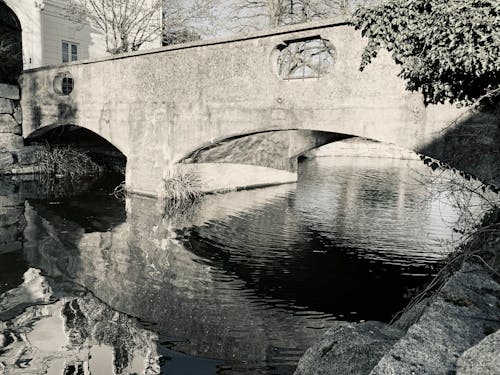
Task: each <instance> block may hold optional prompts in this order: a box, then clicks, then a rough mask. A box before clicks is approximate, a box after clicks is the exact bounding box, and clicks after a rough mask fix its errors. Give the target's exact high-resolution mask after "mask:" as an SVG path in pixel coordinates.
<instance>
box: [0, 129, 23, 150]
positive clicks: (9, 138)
mask: <svg viewBox="0 0 500 375" xmlns="http://www.w3.org/2000/svg"><path fill="white" fill-rule="evenodd" d="M23 144H24V142H23V137H21V136H20V135H16V134H11V133H0V150H6V151H11V150H17V149H18V148H21V147H23Z"/></svg>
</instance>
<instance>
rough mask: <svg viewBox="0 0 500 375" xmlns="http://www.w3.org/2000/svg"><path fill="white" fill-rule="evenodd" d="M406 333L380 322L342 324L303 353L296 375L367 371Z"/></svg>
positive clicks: (343, 374) (326, 374)
mask: <svg viewBox="0 0 500 375" xmlns="http://www.w3.org/2000/svg"><path fill="white" fill-rule="evenodd" d="M403 334H404V331H402V330H399V329H397V328H394V327H392V326H390V325H388V324H385V323H381V322H372V321H368V322H364V323H358V324H355V323H353V324H349V323H343V324H342V323H340V324H339V325H338V326H336V327H333V328H330V329H329V330H328V331H327V332H326V333H325V334H324V335H323V337H322V338H321V339H320V341H319V342H318V343H316V344H315V345H314V346H313V347H311V348H309V349H308V350H307V351H306V352H305V353H304V355H303V356H302V358H301V359H300V361H299V363H298V366H297V370H296V371H295V374H294V375H313V374H314V375H322V374H324V375H337V374H338V375H345V374H357V375H363V374H368V373H369V372H370V370H371V369H372V368H373V367H374V366H375V365H376V364H377V362H378V361H379V360H380V358H382V356H383V355H384V354H385V353H387V351H388V350H389V349H390V348H391V347H392V346H393V345H394V344H395V343H396V342H397V341H398V340H399V339H400V338H401V336H402V335H403Z"/></svg>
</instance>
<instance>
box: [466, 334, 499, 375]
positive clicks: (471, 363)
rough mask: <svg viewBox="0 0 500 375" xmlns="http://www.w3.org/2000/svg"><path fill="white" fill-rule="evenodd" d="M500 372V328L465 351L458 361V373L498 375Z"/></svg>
mask: <svg viewBox="0 0 500 375" xmlns="http://www.w3.org/2000/svg"><path fill="white" fill-rule="evenodd" d="M499 372H500V330H497V331H496V332H495V333H492V334H491V335H489V336H486V337H485V338H484V339H482V340H481V341H480V342H479V343H478V344H477V345H475V346H473V347H472V348H470V349H468V350H467V351H465V352H464V353H463V354H462V355H461V356H460V358H459V359H458V361H457V375H496V374H498V373H499Z"/></svg>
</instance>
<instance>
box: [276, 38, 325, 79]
mask: <svg viewBox="0 0 500 375" xmlns="http://www.w3.org/2000/svg"><path fill="white" fill-rule="evenodd" d="M278 50H279V51H280V52H279V55H278V75H279V76H280V77H281V78H282V79H305V78H319V77H321V76H323V75H325V74H327V73H329V72H330V71H331V70H332V68H333V65H334V63H335V48H334V47H333V45H332V44H331V43H330V41H329V40H327V39H323V38H321V37H319V36H315V37H311V38H306V39H298V40H289V41H286V42H284V43H283V44H282V45H281V46H280V47H278Z"/></svg>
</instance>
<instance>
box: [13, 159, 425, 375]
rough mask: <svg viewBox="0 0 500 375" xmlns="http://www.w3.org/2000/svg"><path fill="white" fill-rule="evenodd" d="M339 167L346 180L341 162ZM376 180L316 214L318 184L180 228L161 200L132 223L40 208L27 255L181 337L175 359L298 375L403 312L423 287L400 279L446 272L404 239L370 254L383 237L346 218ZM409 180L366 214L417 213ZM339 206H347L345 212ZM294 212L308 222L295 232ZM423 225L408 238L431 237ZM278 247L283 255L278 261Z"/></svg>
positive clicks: (33, 207)
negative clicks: (308, 353) (338, 330)
mask: <svg viewBox="0 0 500 375" xmlns="http://www.w3.org/2000/svg"><path fill="white" fill-rule="evenodd" d="M360 163H361V162H360ZM417 163H418V162H417ZM336 164H337V168H338V169H337V172H339V171H341V169H342V168H343V167H342V166H341V160H340V159H337V161H336ZM361 164H362V163H361ZM377 164H378V165H379V164H380V162H379V163H377ZM418 165H420V164H418ZM420 166H421V167H424V166H422V165H420ZM346 168H349V166H347V165H346ZM356 168H357V169H360V170H362V167H361V166H357V167H356ZM370 168H371V167H370V164H369V163H368V164H367V165H366V169H367V170H370ZM371 169H373V168H371ZM386 172H387V171H386ZM302 173H304V172H302ZM311 173H312V174H315V173H316V171H315V169H314V168H312V171H311ZM366 174H367V173H366V172H365V171H363V172H360V173H358V174H356V173H352V171H346V172H345V173H343V174H341V173H337V174H336V177H335V179H336V180H338V179H339V178H340V177H339V176H340V175H344V177H342V178H343V179H345V181H344V182H342V183H341V184H339V189H336V190H334V191H332V192H331V194H330V195H329V194H325V193H324V192H323V193H321V192H320V194H316V195H315V196H314V197H315V199H314V202H313V203H314V204H311V202H309V201H308V199H313V198H312V196H313V195H314V194H312V193H313V192H314V191H316V192H318V189H320V190H321V188H319V187H318V186H319V185H318V184H317V183H312V184H311V185H309V186H308V185H307V184H299V185H298V186H297V187H296V186H294V185H281V186H275V187H271V188H266V189H257V190H250V191H242V192H233V193H228V194H224V195H212V196H207V197H205V199H204V200H203V201H202V203H201V205H200V207H198V209H195V210H193V211H192V212H190V213H189V214H188V215H187V216H183V217H178V218H176V219H175V220H167V219H165V218H163V216H162V215H161V214H160V212H159V210H158V208H157V207H156V204H157V203H156V201H155V200H152V199H148V198H144V197H139V196H133V197H131V198H129V199H128V200H127V202H126V217H125V212H124V209H123V207H121V208H120V207H114V208H113V207H112V205H109V204H108V205H107V204H104V203H103V201H99V200H95V199H94V198H89V196H83V197H82V198H78V197H73V198H71V199H70V200H64V199H63V200H61V201H59V202H58V203H59V204H47V203H43V201H40V200H37V199H30V200H29V201H28V203H27V204H26V208H24V205H23V212H24V217H25V218H26V221H27V225H26V228H25V229H24V233H23V245H22V246H23V253H24V257H25V259H26V260H27V262H28V264H29V265H30V266H32V267H37V268H40V269H42V270H43V272H44V274H46V275H47V276H50V277H51V278H54V279H53V281H51V283H52V286H53V288H55V289H58V290H64V288H65V285H68V284H65V283H61V281H62V280H70V281H74V282H76V283H77V284H80V285H82V286H84V287H85V288H86V289H88V290H89V291H91V292H92V294H94V295H95V296H96V297H98V298H99V299H100V300H101V301H103V302H104V303H105V304H107V305H108V306H109V307H110V308H111V309H113V310H116V311H120V312H123V313H126V314H129V315H131V316H135V317H138V318H140V319H141V321H145V322H154V323H155V325H154V326H153V328H152V329H153V330H154V331H156V332H159V333H160V335H167V336H168V337H167V338H161V337H160V339H159V340H160V341H165V342H170V343H171V344H169V345H175V349H176V350H179V351H183V352H186V353H188V354H190V355H194V356H199V357H204V358H216V359H224V360H227V359H231V358H232V359H234V360H235V361H237V362H238V361H246V362H247V364H245V365H242V366H252V365H255V366H259V365H262V364H263V363H267V364H272V365H274V366H277V367H280V366H282V367H285V368H288V369H291V368H293V366H294V363H295V360H296V359H297V358H298V356H299V355H300V354H301V352H302V351H303V350H304V349H305V348H306V347H307V346H309V345H310V344H311V343H312V342H313V341H314V339H315V338H316V337H317V336H318V335H319V334H320V333H321V332H322V330H323V328H325V326H328V325H330V324H331V320H333V319H335V318H338V319H342V320H358V319H365V318H369V317H368V316H366V317H365V315H364V314H365V311H368V310H373V308H372V307H370V306H373V304H375V303H377V306H384V305H387V306H389V305H391V304H393V303H394V301H395V300H398V301H399V300H401V302H400V304H401V305H403V304H404V303H405V302H404V300H403V299H401V298H402V297H401V296H402V295H403V294H404V293H405V291H406V288H408V287H409V286H410V285H411V281H410V282H408V283H406V281H407V280H405V282H403V283H400V284H398V283H394V281H393V280H394V279H393V278H392V277H393V276H394V274H400V273H401V272H402V268H404V267H407V266H408V265H409V264H410V263H412V262H413V263H415V265H416V264H421V269H422V272H423V273H425V272H429V268H428V266H427V264H428V262H430V263H432V262H433V261H435V255H434V260H433V259H431V258H433V257H432V256H431V257H428V256H427V255H429V254H426V253H425V252H421V253H415V254H412V251H411V249H410V248H411V247H412V246H413V245H414V244H409V243H407V244H406V246H407V248H408V247H410V248H408V250H407V251H406V253H405V252H404V251H403V246H404V245H405V244H401V246H400V244H399V241H400V240H401V239H400V238H399V236H400V232H398V231H397V230H396V231H395V233H394V236H393V237H391V238H383V241H386V242H387V244H386V247H385V248H383V249H382V250H380V251H379V252H377V250H376V249H373V248H367V249H366V251H364V252H363V251H361V249H362V246H364V245H365V246H366V244H365V243H363V242H364V241H365V239H370V240H373V239H374V238H375V236H374V235H372V234H371V233H370V230H368V231H366V229H365V231H366V233H363V230H362V229H361V228H358V229H356V228H353V227H352V222H350V221H349V220H347V219H346V217H345V215H347V214H348V213H349V212H351V211H352V210H353V206H357V205H359V204H361V200H363V199H368V198H367V197H366V194H370V192H371V191H372V190H373V184H370V185H369V186H368V185H366V181H365V180H363V178H362V176H364V175H366ZM404 174H405V172H404V171H401V173H398V172H397V170H395V171H393V172H392V173H382V175H383V176H385V177H384V178H383V180H382V183H383V188H381V189H379V190H380V192H379V193H377V194H378V195H377V196H375V197H374V199H375V200H374V201H373V202H371V203H368V204H366V205H365V206H364V207H365V208H368V209H370V207H372V206H373V207H376V206H377V205H380V204H386V205H387V204H392V205H394V206H395V207H396V211H397V212H398V213H399V212H400V211H404V210H405V208H404V206H403V205H402V204H401V201H405V200H409V201H411V200H412V199H415V197H416V196H418V195H419V194H420V193H421V189H416V190H414V189H410V188H406V189H401V188H400V187H399V186H398V184H397V183H395V182H396V181H399V179H401V178H404ZM306 177H307V178H306V179H305V181H308V180H310V179H311V176H309V177H308V176H306ZM332 178H333V177H332ZM330 183H331V181H330V182H329V181H325V184H330ZM356 191H357V193H356ZM356 194H357V195H356ZM332 195H338V196H339V199H338V201H337V203H336V204H334V203H333V201H332V199H333V197H332ZM294 196H298V197H299V199H295V198H294ZM103 199H104V198H103ZM106 199H107V198H106ZM84 201H86V202H89V201H90V202H91V203H89V205H88V206H85V205H84V204H83V202H84ZM370 205H371V206H370ZM84 210H86V211H84ZM77 212H80V213H81V214H82V215H78V214H76V213H77ZM294 212H295V213H300V217H299V218H298V219H293V220H292V218H294V215H295V214H294ZM362 214H363V210H362V209H360V210H358V211H355V213H354V215H357V216H360V217H359V220H361V221H360V222H362V223H363V224H364V225H368V226H369V225H370V220H369V219H368V218H364V217H362ZM407 214H408V213H405V215H407ZM311 215H316V216H315V217H313V218H311V219H309V216H311ZM388 216H390V215H388ZM408 216H409V217H410V218H413V216H412V215H408ZM385 219H387V218H384V217H380V218H379V220H380V222H382V221H384V220H385ZM411 220H413V219H411ZM414 220H416V223H409V224H408V225H409V226H412V225H413V226H415V227H416V226H418V225H420V224H421V223H419V222H418V221H419V219H418V218H414ZM193 225H194V226H195V228H194V229H191V227H192V226H193ZM430 225H432V224H430ZM183 228H186V229H187V232H186V231H184V230H183ZM275 228H284V230H275ZM336 228H337V229H338V231H340V232H341V231H344V233H347V232H353V238H351V240H350V243H349V246H350V247H345V246H347V245H346V244H345V243H340V245H338V244H336V242H338V238H333V237H332V236H335V231H336ZM401 230H404V228H402V229H401ZM387 235H388V236H390V234H387ZM363 236H365V237H366V238H365V237H363ZM345 241H347V239H344V242H345ZM372 243H375V241H372ZM273 244H276V245H279V246H276V248H275V249H272V248H271V247H272V246H273ZM280 246H281V247H280ZM315 249H320V250H321V249H324V251H320V252H316V251H315ZM391 251H392V252H391ZM367 253H368V255H367ZM384 253H385V257H386V261H384V260H381V259H382V258H383V257H384ZM430 255H432V254H430ZM405 256H406V258H407V259H405ZM408 258H409V259H408ZM377 267H383V268H384V271H383V274H384V277H383V278H377V277H372V276H371V275H373V273H371V272H372V271H373V270H374V269H375V268H377ZM312 270H314V274H313V275H312V274H311V271H312ZM315 275H317V276H315ZM367 280H368V282H367ZM413 282H415V280H414V281H413ZM420 282H421V279H420V278H418V282H417V283H420ZM337 285H342V288H337V287H336V286H337ZM66 288H67V287H66ZM72 288H74V287H72ZM70 290H71V288H70ZM367 290H368V291H369V292H368V293H367ZM66 293H67V292H66ZM72 293H73V292H72ZM372 299H373V300H372ZM380 301H386V302H387V303H385V302H380ZM84 302H85V301H83V302H82V303H84ZM76 303H77V304H78V303H79V302H76ZM75 308H76V307H75ZM325 311H326V312H328V311H336V314H337V315H335V314H331V313H328V314H325ZM353 311H355V312H356V313H355V314H354V313H352V312H353ZM393 312H394V311H392V310H391V311H383V310H381V311H380V314H381V315H380V316H376V317H373V316H372V318H378V319H382V320H383V319H388V318H389V317H390V315H391V314H392V313H393ZM84 313H85V314H87V313H88V311H87V312H84ZM85 314H84V315H85ZM106 314H107V313H106ZM124 324H125V323H124ZM126 324H129V323H126ZM130 324H132V323H130ZM155 337H156V336H155ZM186 338H187V339H188V340H189V341H185V339H186ZM160 349H161V350H163V349H165V348H163V349H162V348H160ZM160 349H158V350H160Z"/></svg>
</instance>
